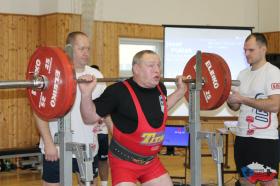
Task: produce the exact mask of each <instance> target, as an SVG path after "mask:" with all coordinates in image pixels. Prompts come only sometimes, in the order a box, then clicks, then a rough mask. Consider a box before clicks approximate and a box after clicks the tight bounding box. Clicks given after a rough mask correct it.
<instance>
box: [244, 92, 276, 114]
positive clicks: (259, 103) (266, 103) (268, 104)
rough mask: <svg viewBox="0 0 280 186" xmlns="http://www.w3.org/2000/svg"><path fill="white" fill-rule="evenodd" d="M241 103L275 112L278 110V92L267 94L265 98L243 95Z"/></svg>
mask: <svg viewBox="0 0 280 186" xmlns="http://www.w3.org/2000/svg"><path fill="white" fill-rule="evenodd" d="M241 103H242V104H245V105H248V106H250V107H253V108H256V109H258V110H263V111H265V112H275V113H277V112H279V108H280V94H275V95H271V96H268V98H267V99H254V98H248V97H243V99H242V102H241Z"/></svg>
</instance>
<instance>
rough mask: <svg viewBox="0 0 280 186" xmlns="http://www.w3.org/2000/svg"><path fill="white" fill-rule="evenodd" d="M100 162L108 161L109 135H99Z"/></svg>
mask: <svg viewBox="0 0 280 186" xmlns="http://www.w3.org/2000/svg"><path fill="white" fill-rule="evenodd" d="M97 136H98V144H99V149H98V154H97V155H98V160H100V161H106V160H107V159H108V149H109V140H108V134H98V135H97Z"/></svg>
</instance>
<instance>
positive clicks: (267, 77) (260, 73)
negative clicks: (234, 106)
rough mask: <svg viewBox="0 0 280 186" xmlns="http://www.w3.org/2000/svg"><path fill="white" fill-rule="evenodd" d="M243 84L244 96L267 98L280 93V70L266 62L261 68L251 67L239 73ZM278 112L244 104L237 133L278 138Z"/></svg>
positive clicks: (264, 137)
mask: <svg viewBox="0 0 280 186" xmlns="http://www.w3.org/2000/svg"><path fill="white" fill-rule="evenodd" d="M237 79H238V80H240V82H241V85H240V86H239V87H238V90H239V93H240V94H241V95H242V96H245V97H250V98H255V99H266V98H268V96H270V95H275V94H280V70H279V69H278V68H277V67H276V66H274V65H272V64H270V63H268V62H267V63H266V64H264V65H263V66H262V67H261V68H259V69H257V70H254V71H251V67H249V68H247V69H245V70H243V71H241V72H240V73H239V75H238V78H237ZM277 127H278V118H277V113H272V112H264V111H262V110H257V109H255V108H252V107H249V106H247V105H244V104H242V105H241V107H240V114H239V122H238V125H237V128H236V135H238V136H243V137H255V138H262V139H278V130H277Z"/></svg>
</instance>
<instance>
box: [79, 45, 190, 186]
mask: <svg viewBox="0 0 280 186" xmlns="http://www.w3.org/2000/svg"><path fill="white" fill-rule="evenodd" d="M132 72H133V77H131V78H129V79H128V80H126V81H124V82H119V83H115V84H113V85H111V86H109V87H107V89H106V90H105V91H104V93H103V94H102V95H101V96H100V97H99V98H98V99H96V100H94V101H93V102H92V98H91V92H92V90H93V89H94V87H95V86H96V79H95V77H92V76H84V77H82V79H85V80H88V81H92V82H91V83H82V84H79V87H80V89H81V95H82V98H81V114H82V117H83V119H84V121H85V123H94V122H95V121H98V120H99V119H101V118H104V117H107V116H108V115H110V116H111V119H112V122H110V123H113V126H109V127H108V128H113V131H111V132H112V133H113V137H112V141H111V145H110V153H109V162H110V167H111V175H112V181H113V185H136V182H137V181H139V182H140V183H145V185H146V186H157V185H161V186H171V185H172V181H171V179H170V176H169V175H168V173H167V172H166V170H165V169H164V167H163V165H162V164H161V163H160V161H159V159H158V157H157V153H158V151H159V150H160V147H161V145H162V142H163V138H164V128H165V122H166V119H167V111H168V110H169V109H170V108H171V107H173V106H174V105H175V104H176V103H177V102H178V101H179V100H180V99H181V98H182V97H183V96H184V94H185V92H186V90H187V85H186V84H185V83H183V81H182V77H181V76H178V83H177V89H176V90H175V91H174V92H173V93H172V94H171V95H169V96H166V94H167V93H166V88H165V86H164V84H163V83H161V82H160V58H159V56H158V55H157V54H156V53H155V52H153V51H150V50H144V51H140V52H138V53H137V54H136V55H135V56H134V58H133V62H132ZM166 97H167V98H166Z"/></svg>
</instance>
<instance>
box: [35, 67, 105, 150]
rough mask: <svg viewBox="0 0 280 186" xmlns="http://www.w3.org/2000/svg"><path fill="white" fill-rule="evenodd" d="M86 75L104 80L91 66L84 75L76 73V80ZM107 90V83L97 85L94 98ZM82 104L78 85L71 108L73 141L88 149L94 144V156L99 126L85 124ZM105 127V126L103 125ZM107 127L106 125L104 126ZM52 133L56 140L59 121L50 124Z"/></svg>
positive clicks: (42, 148)
mask: <svg viewBox="0 0 280 186" xmlns="http://www.w3.org/2000/svg"><path fill="white" fill-rule="evenodd" d="M85 74H93V75H94V76H95V77H96V78H103V75H102V74H101V72H100V71H98V70H96V69H94V68H91V67H90V66H85V71H84V72H82V73H76V78H79V77H80V76H82V75H85ZM105 88H106V84H105V83H97V85H96V88H95V89H94V91H93V93H92V98H93V99H95V98H97V97H99V96H100V95H101V94H102V93H103V91H104V90H105ZM80 102H81V92H80V89H79V87H78V85H77V91H76V98H75V101H74V104H73V107H72V108H71V131H72V141H73V142H78V143H84V144H86V146H87V147H88V145H89V144H92V148H93V156H95V155H96V154H97V152H98V140H97V132H98V131H99V124H97V125H86V124H84V122H83V120H82V117H81V112H80ZM102 125H103V124H102ZM104 125H105V124H104ZM49 127H50V131H51V134H52V138H53V139H54V135H55V133H57V132H58V124H57V121H52V122H49ZM39 147H40V148H41V151H42V153H44V143H43V140H42V138H41V139H40V146H39Z"/></svg>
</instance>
